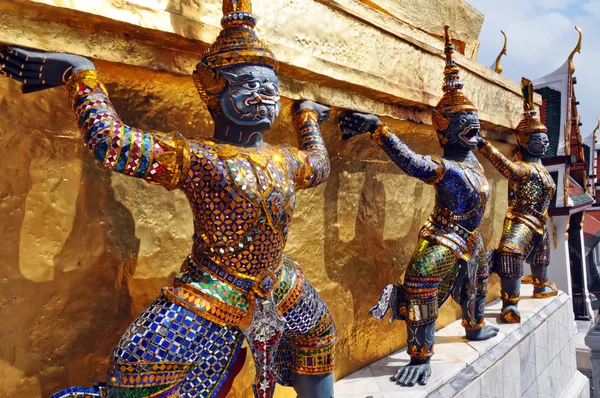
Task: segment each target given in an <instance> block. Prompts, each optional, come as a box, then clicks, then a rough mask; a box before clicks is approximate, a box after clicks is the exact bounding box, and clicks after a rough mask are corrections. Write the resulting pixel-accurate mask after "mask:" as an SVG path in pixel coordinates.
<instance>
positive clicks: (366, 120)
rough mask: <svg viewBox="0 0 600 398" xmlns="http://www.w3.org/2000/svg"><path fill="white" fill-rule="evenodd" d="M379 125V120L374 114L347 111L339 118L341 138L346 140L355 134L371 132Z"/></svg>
mask: <svg viewBox="0 0 600 398" xmlns="http://www.w3.org/2000/svg"><path fill="white" fill-rule="evenodd" d="M380 125H381V120H379V117H378V116H376V115H367V114H364V113H357V112H348V113H346V114H345V115H344V116H342V118H341V119H340V128H341V129H342V139H343V140H348V139H350V138H352V137H354V136H355V135H359V134H364V133H372V132H373V131H375V129H376V128H377V127H379V126H380Z"/></svg>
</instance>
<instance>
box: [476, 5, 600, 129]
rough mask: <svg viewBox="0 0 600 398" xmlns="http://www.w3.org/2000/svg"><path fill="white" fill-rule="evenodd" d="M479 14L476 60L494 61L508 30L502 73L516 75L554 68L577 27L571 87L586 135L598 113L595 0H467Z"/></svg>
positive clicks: (599, 18)
mask: <svg viewBox="0 0 600 398" xmlns="http://www.w3.org/2000/svg"><path fill="white" fill-rule="evenodd" d="M467 1H468V2H469V3H470V4H471V5H473V6H474V7H475V8H477V9H478V10H479V11H481V12H482V13H483V14H484V15H485V21H484V24H483V30H482V32H481V36H480V38H479V39H480V40H481V46H480V49H479V62H480V63H482V64H484V65H491V64H493V63H494V61H495V59H496V57H497V56H498V53H499V52H500V50H501V49H502V44H503V37H502V35H501V33H500V30H501V29H502V30H504V32H505V33H506V34H507V35H508V55H507V56H505V57H504V58H503V60H502V66H503V67H504V73H503V75H504V76H506V77H508V78H510V79H512V80H515V81H520V80H521V77H522V76H525V77H527V78H529V79H531V80H535V79H537V78H539V77H542V76H545V75H547V74H549V73H551V72H553V71H554V70H556V69H557V68H559V67H560V66H561V65H562V64H563V63H564V62H565V61H566V60H567V58H568V56H569V54H570V53H571V51H573V49H574V48H575V45H576V44H577V39H578V35H577V32H576V31H575V25H577V26H579V27H580V28H581V29H582V30H583V46H582V51H581V54H576V55H575V59H574V60H575V67H576V72H575V76H577V82H578V84H577V86H575V92H576V95H577V99H578V100H579V102H580V103H581V104H580V105H579V113H580V114H581V119H582V122H583V126H582V128H581V134H582V135H583V136H584V137H586V136H588V135H589V134H591V133H592V131H593V130H594V128H595V127H596V125H597V120H596V117H600V107H599V106H598V105H599V104H600V100H599V99H598V95H599V94H600V90H599V89H600V83H599V82H600V70H599V66H600V40H598V38H600V0H501V1H493V0H467Z"/></svg>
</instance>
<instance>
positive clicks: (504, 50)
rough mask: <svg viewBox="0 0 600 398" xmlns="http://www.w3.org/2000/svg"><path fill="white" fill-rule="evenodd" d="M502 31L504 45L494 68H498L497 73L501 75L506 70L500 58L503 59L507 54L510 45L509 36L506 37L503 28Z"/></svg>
mask: <svg viewBox="0 0 600 398" xmlns="http://www.w3.org/2000/svg"><path fill="white" fill-rule="evenodd" d="M500 32H501V33H502V35H503V36H504V47H503V48H502V51H501V52H500V54H498V58H496V67H495V68H494V69H495V70H496V73H497V74H499V75H501V74H502V71H503V70H504V68H502V65H501V64H500V60H501V59H502V56H503V55H506V50H507V46H508V37H506V33H504V31H503V30H501V31H500Z"/></svg>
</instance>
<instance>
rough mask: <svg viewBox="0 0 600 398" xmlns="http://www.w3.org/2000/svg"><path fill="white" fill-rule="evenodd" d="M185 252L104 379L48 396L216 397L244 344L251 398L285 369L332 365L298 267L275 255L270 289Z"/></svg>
mask: <svg viewBox="0 0 600 398" xmlns="http://www.w3.org/2000/svg"><path fill="white" fill-rule="evenodd" d="M205 269H206V268H205V267H198V266H196V264H195V263H194V262H193V261H192V259H191V258H188V260H186V262H185V263H184V265H183V267H182V270H181V272H180V274H179V275H178V276H177V278H176V279H175V282H174V284H173V285H172V286H169V287H166V288H164V289H163V292H162V294H161V295H160V296H159V297H158V298H157V299H156V300H155V301H154V302H153V303H152V304H150V306H149V307H148V308H147V309H146V310H145V311H144V312H143V313H142V314H141V315H140V316H139V317H138V318H137V319H136V320H135V321H134V322H133V323H132V324H131V326H130V327H129V328H128V329H127V331H126V332H125V334H124V335H123V337H122V338H121V341H120V342H119V344H118V346H117V348H116V349H115V350H114V352H113V355H112V358H111V365H110V369H109V372H108V381H107V383H106V385H105V386H104V385H102V386H99V387H96V388H92V389H89V388H69V389H67V390H63V391H61V392H59V393H57V394H55V395H53V396H52V397H51V398H67V397H68V398H71V397H72V398H75V397H77V398H83V397H90V398H91V397H111V398H112V397H115V398H120V397H123V398H125V397H127V398H129V397H131V398H141V397H156V398H158V397H164V398H166V397H224V396H225V395H224V394H225V393H226V391H227V390H228V389H229V387H230V386H231V383H232V379H233V378H234V377H235V375H236V374H237V372H239V370H240V369H241V367H242V366H243V362H244V357H245V355H240V352H243V351H242V344H243V342H244V340H246V341H247V342H248V346H249V348H250V351H251V352H252V354H253V357H254V360H255V364H256V379H255V381H254V383H253V389H254V392H255V394H256V396H262V397H265V398H267V397H271V396H272V395H273V393H274V388H275V384H276V383H279V384H282V385H285V386H290V385H291V383H292V374H293V373H298V374H313V375H319V374H328V373H331V372H333V368H334V348H335V326H334V323H333V318H332V317H331V314H330V312H329V311H328V309H327V306H326V305H325V303H324V301H323V300H322V299H321V297H320V296H319V295H318V293H317V292H316V291H315V289H314V288H313V287H312V286H311V285H310V284H309V283H308V282H307V281H306V280H305V279H304V276H303V273H302V270H301V268H300V267H299V265H298V264H297V263H295V262H292V261H291V260H289V259H288V258H286V257H284V258H283V266H282V272H281V276H280V277H279V280H278V282H277V283H276V284H275V285H274V286H273V289H272V290H271V291H270V294H269V295H267V296H266V297H259V296H258V295H254V294H253V293H251V292H244V291H243V289H236V288H234V287H233V286H232V285H231V284H227V283H223V282H222V281H220V280H219V279H218V278H215V277H214V276H213V275H211V273H210V272H204V270H205Z"/></svg>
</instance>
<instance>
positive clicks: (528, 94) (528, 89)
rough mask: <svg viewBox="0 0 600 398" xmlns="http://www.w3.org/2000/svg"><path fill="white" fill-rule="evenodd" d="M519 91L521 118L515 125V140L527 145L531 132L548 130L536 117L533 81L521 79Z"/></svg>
mask: <svg viewBox="0 0 600 398" xmlns="http://www.w3.org/2000/svg"><path fill="white" fill-rule="evenodd" d="M521 92H522V93H523V119H521V122H520V123H519V125H518V126H517V133H516V135H517V142H518V143H519V145H520V146H523V147H524V146H527V143H528V142H529V139H530V138H531V134H532V133H545V132H547V131H548V129H547V128H546V126H544V125H543V124H542V122H541V121H540V118H539V117H538V113H537V110H536V109H535V103H534V102H533V94H534V91H533V83H532V82H531V80H529V79H526V78H522V79H521Z"/></svg>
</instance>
